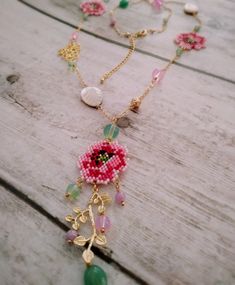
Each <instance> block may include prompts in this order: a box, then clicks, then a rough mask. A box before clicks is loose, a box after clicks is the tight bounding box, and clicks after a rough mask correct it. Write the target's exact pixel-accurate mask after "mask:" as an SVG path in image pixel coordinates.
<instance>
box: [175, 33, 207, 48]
mask: <svg viewBox="0 0 235 285" xmlns="http://www.w3.org/2000/svg"><path fill="white" fill-rule="evenodd" d="M175 43H176V44H177V45H178V46H179V47H180V48H182V49H184V50H192V49H195V50H200V49H202V48H205V47H206V46H205V43H206V39H205V38H204V37H202V36H200V35H198V34H197V33H182V34H179V35H178V36H177V37H176V38H175Z"/></svg>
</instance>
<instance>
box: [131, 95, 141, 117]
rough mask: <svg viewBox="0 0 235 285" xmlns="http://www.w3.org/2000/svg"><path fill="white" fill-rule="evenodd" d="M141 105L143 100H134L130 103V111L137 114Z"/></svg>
mask: <svg viewBox="0 0 235 285" xmlns="http://www.w3.org/2000/svg"><path fill="white" fill-rule="evenodd" d="M140 104H141V100H140V99H139V98H138V97H137V98H134V99H132V100H131V103H130V110H131V111H133V112H135V113H137V112H138V109H139V107H140Z"/></svg>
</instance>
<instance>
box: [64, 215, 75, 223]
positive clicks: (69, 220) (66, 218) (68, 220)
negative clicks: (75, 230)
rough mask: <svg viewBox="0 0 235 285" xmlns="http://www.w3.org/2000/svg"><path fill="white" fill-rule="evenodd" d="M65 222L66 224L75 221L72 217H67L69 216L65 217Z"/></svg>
mask: <svg viewBox="0 0 235 285" xmlns="http://www.w3.org/2000/svg"><path fill="white" fill-rule="evenodd" d="M65 221H66V222H73V221H74V218H73V216H72V215H67V216H66V217H65Z"/></svg>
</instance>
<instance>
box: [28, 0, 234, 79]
mask: <svg viewBox="0 0 235 285" xmlns="http://www.w3.org/2000/svg"><path fill="white" fill-rule="evenodd" d="M23 2H25V3H29V4H31V5H33V6H34V7H37V8H39V9H40V10H42V11H45V12H47V13H49V14H51V15H53V16H56V17H58V18H59V19H62V20H64V21H66V22H68V23H70V24H73V25H78V22H79V17H80V16H81V14H80V9H79V4H80V2H81V1H77V0H66V1H64V0H43V1H40V2H38V1H35V0H24V1H23ZM118 2H119V0H115V1H110V2H109V3H108V9H111V8H113V7H114V6H115V5H116V4H117V3H118ZM181 2H187V1H181ZM189 2H190V1H189ZM191 2H192V1H191ZM193 2H195V3H197V5H198V6H199V8H200V17H201V19H202V21H203V29H202V35H203V36H205V37H206V38H207V49H205V50H204V51H203V52H199V53H198V52H193V53H190V55H189V56H186V57H185V58H183V59H182V60H181V64H183V65H184V66H187V67H190V68H194V69H197V70H200V71H201V72H206V73H209V74H212V75H213V76H218V77H220V78H224V79H227V80H231V81H233V82H235V60H234V58H235V53H234V46H235V41H234V36H233V35H234V33H235V30H234V29H235V18H234V12H235V3H234V2H233V1H230V0H207V1H203V0H197V1H193ZM168 6H169V7H171V8H172V9H173V13H174V15H173V17H172V18H171V20H170V22H169V27H168V29H167V32H165V33H163V34H160V35H153V36H152V37H151V36H150V37H147V38H145V39H144V40H140V41H139V42H138V44H137V48H138V49H139V50H140V51H142V52H147V53H151V54H152V55H156V56H158V57H161V58H165V59H170V58H172V57H173V55H174V53H175V49H176V47H175V45H174V44H173V39H174V38H175V37H176V35H177V34H179V33H182V32H189V31H191V30H192V27H193V26H194V25H195V23H194V21H193V20H192V19H190V17H188V16H185V15H184V14H183V12H182V5H176V4H174V5H173V4H171V5H170V4H169V5H168ZM165 15H166V13H156V12H155V11H154V10H153V9H152V8H151V7H149V5H147V4H146V3H142V4H140V5H133V7H129V8H128V9H124V10H119V11H118V13H117V18H118V20H119V23H120V27H121V28H122V29H124V30H127V31H130V32H133V31H136V30H139V29H142V28H143V27H146V28H152V27H154V28H155V27H160V25H161V21H162V19H163V18H164V17H165ZM109 22H110V21H109V16H108V14H106V15H104V17H102V18H100V17H93V18H92V19H89V21H87V22H86V23H85V25H84V29H85V30H86V31H88V32H91V33H94V34H95V35H97V34H98V35H100V36H101V37H103V38H105V39H107V40H110V39H111V40H112V41H116V42H118V43H122V44H126V45H127V44H128V42H127V41H126V40H124V39H120V38H119V37H118V36H117V35H116V34H115V32H113V31H112V29H110V28H109Z"/></svg>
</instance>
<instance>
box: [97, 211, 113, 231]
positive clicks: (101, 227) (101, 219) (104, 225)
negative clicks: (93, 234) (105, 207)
mask: <svg viewBox="0 0 235 285" xmlns="http://www.w3.org/2000/svg"><path fill="white" fill-rule="evenodd" d="M95 227H96V229H97V230H98V231H101V232H106V231H108V230H109V229H110V228H111V221H110V219H109V217H107V216H105V215H100V216H98V217H97V218H96V220H95Z"/></svg>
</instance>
